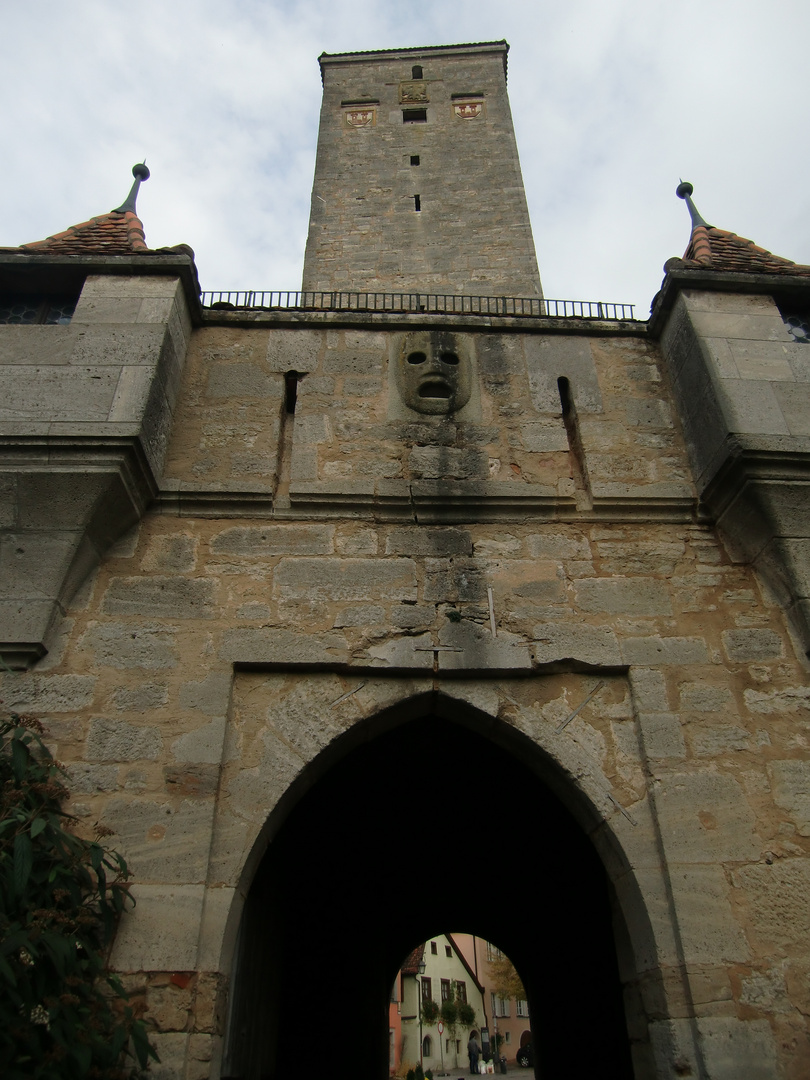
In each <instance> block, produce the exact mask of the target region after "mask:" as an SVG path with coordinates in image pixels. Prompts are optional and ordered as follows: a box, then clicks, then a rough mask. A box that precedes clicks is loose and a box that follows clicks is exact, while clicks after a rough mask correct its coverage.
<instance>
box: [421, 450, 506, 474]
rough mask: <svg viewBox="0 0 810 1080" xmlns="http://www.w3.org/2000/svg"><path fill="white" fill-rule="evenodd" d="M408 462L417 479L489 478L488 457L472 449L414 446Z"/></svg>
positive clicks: (483, 451) (480, 451)
mask: <svg viewBox="0 0 810 1080" xmlns="http://www.w3.org/2000/svg"><path fill="white" fill-rule="evenodd" d="M408 462H409V465H410V469H411V473H412V474H413V476H414V477H415V478H417V479H423V480H444V479H454V480H476V479H480V480H485V479H486V478H487V477H488V476H489V455H488V454H487V453H486V451H485V450H478V449H475V448H472V447H471V448H468V449H464V450H456V449H453V448H452V447H448V446H415V447H414V448H413V450H412V451H411V453H410V455H409V457H408Z"/></svg>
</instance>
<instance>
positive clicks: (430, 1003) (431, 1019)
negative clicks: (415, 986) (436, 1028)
mask: <svg viewBox="0 0 810 1080" xmlns="http://www.w3.org/2000/svg"><path fill="white" fill-rule="evenodd" d="M438 1019H439V1004H438V1002H436V1001H434V1000H433V999H432V998H424V999H423V1000H422V1023H423V1024H427V1025H428V1027H431V1026H432V1025H433V1024H435V1023H436V1021H437V1020H438Z"/></svg>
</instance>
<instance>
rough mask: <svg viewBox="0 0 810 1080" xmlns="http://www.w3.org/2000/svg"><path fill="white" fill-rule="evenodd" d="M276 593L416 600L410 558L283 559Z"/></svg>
mask: <svg viewBox="0 0 810 1080" xmlns="http://www.w3.org/2000/svg"><path fill="white" fill-rule="evenodd" d="M273 593H274V595H275V596H281V597H288V598H301V599H321V600H365V599H368V598H371V597H381V598H383V599H386V600H415V599H416V566H415V564H414V562H413V561H412V560H411V559H335V558H322V559H308V558H284V559H282V560H281V561H280V562H279V564H278V567H277V568H276V571H275V573H274V575H273Z"/></svg>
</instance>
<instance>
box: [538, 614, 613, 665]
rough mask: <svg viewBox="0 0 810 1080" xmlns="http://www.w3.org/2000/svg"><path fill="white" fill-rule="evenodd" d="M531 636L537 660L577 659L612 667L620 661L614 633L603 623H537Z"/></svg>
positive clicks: (547, 662)
mask: <svg viewBox="0 0 810 1080" xmlns="http://www.w3.org/2000/svg"><path fill="white" fill-rule="evenodd" d="M532 637H533V638H534V646H535V648H534V653H535V658H536V660H537V663H538V664H552V663H555V662H556V661H558V660H578V661H579V662H580V663H583V664H593V665H594V666H599V667H612V666H618V665H620V664H621V663H622V658H621V650H620V649H619V643H618V641H617V639H616V635H615V634H614V632H613V631H612V630H611V629H610V627H607V626H588V625H587V623H582V622H557V621H554V622H547V623H538V624H537V625H536V626H535V627H534V628H533V630H532Z"/></svg>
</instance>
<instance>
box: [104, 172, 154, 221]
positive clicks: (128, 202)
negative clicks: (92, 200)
mask: <svg viewBox="0 0 810 1080" xmlns="http://www.w3.org/2000/svg"><path fill="white" fill-rule="evenodd" d="M132 175H133V176H134V177H135V183H134V184H133V185H132V187H131V188H130V191H129V195H127V197H126V199H125V200H124V202H122V203H121V205H120V206H116V208H115V210H113V211H112V213H113V214H125V213H126V212H127V211H130V212H131V213H133V214H134V213H135V202H136V200H137V198H138V188H139V187H140V186H141V181H142V180H148V179H149V170H148V169H147V167H146V159H144V160H143V161H142V162H141V163H140V164H139V165H133V166H132Z"/></svg>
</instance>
